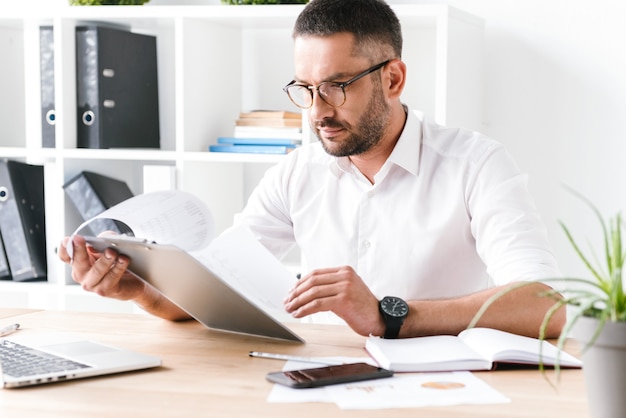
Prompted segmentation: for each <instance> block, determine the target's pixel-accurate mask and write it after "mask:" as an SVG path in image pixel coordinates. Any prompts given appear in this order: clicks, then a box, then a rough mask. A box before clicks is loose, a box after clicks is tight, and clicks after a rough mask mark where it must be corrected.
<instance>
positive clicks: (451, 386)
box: [267, 358, 511, 409]
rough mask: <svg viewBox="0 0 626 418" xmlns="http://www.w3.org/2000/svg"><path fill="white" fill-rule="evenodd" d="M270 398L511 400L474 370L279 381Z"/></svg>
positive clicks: (406, 402) (375, 402) (359, 402)
mask: <svg viewBox="0 0 626 418" xmlns="http://www.w3.org/2000/svg"><path fill="white" fill-rule="evenodd" d="M346 360H349V358H347V359H346ZM352 360H358V361H366V362H370V364H375V363H373V362H371V359H352ZM308 367H314V366H311V365H309V366H308ZM315 367H319V366H315ZM301 368H306V365H305V364H304V363H298V362H293V361H289V362H287V363H286V364H285V366H284V367H283V370H285V371H286V370H295V369H301ZM267 401H268V402H271V403H301V402H333V403H335V404H337V406H338V407H339V408H341V409H389V408H417V407H427V406H450V405H464V404H465V405H471V404H501V403H508V402H510V401H511V400H510V399H509V398H508V397H506V396H504V395H503V394H501V393H500V392H498V391H497V390H495V389H494V388H492V387H491V386H489V385H488V384H487V383H485V382H484V381H483V380H481V379H479V378H478V377H476V376H474V375H473V374H472V373H470V372H445V373H416V374H412V373H406V374H396V375H394V376H393V377H389V378H385V379H376V380H366V381H362V382H354V383H346V384H340V385H331V386H326V387H321V388H314V389H292V388H288V387H286V386H282V385H278V384H275V385H274V387H273V388H272V391H271V392H270V394H269V396H268V398H267Z"/></svg>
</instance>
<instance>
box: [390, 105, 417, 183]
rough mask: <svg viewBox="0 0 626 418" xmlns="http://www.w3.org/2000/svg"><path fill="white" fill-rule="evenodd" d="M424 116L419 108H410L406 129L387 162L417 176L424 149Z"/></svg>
mask: <svg viewBox="0 0 626 418" xmlns="http://www.w3.org/2000/svg"><path fill="white" fill-rule="evenodd" d="M423 118H424V115H423V114H422V112H419V111H417V110H409V111H408V112H407V116H406V123H405V124H404V129H403V130H402V133H401V134H400V138H399V139H398V142H397V143H396V146H395V147H394V149H393V151H391V155H389V158H388V159H387V163H386V164H389V163H393V164H395V165H397V166H400V167H402V168H404V169H405V170H406V171H408V172H409V173H411V174H413V175H414V176H417V174H418V172H419V163H420V152H421V149H422V147H421V145H422V135H423V130H422V123H423Z"/></svg>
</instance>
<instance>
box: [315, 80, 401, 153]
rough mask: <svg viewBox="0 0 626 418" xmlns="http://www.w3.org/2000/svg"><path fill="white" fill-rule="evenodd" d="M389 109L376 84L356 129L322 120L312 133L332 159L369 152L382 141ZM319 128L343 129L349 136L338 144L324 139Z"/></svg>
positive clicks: (340, 123) (387, 122)
mask: <svg viewBox="0 0 626 418" xmlns="http://www.w3.org/2000/svg"><path fill="white" fill-rule="evenodd" d="M390 114H391V108H390V107H389V106H388V105H387V104H386V103H385V101H384V100H383V95H382V89H381V86H380V83H376V85H375V88H374V92H373V94H372V96H371V98H370V101H369V103H368V105H367V108H366V109H365V112H363V115H362V116H361V117H360V118H359V121H358V123H357V125H356V129H353V127H352V126H351V125H350V124H348V123H347V122H342V121H339V120H336V119H331V118H328V119H324V120H323V121H321V122H318V123H317V124H316V125H315V126H313V127H312V130H313V133H314V134H315V136H317V138H318V139H319V140H320V142H321V143H322V148H324V151H326V152H327V153H328V154H330V155H332V156H334V157H349V156H351V155H359V154H363V153H365V152H367V151H369V150H371V149H372V148H373V147H374V146H376V145H377V144H379V143H380V142H381V141H382V140H383V136H384V133H385V130H386V129H387V126H388V125H389V118H390ZM320 127H331V128H343V129H345V130H346V131H347V132H350V135H348V137H346V138H345V139H343V140H341V141H340V142H335V141H332V140H330V141H329V140H327V139H324V138H323V137H322V136H321V135H320V133H319V128H320Z"/></svg>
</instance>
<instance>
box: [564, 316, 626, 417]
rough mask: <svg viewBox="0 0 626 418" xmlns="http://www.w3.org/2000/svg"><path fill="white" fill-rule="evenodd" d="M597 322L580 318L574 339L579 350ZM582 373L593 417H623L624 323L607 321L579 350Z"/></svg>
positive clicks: (625, 384) (625, 383) (625, 408)
mask: <svg viewBox="0 0 626 418" xmlns="http://www.w3.org/2000/svg"><path fill="white" fill-rule="evenodd" d="M598 325H599V321H598V320H597V319H595V318H588V317H581V318H579V320H578V321H577V322H576V325H575V326H574V330H573V332H574V338H575V339H576V340H578V342H579V344H580V348H581V350H584V348H585V346H586V345H587V344H588V343H590V342H591V341H592V340H593V336H594V335H595V332H596V330H597V328H598ZM582 360H583V373H584V375H585V385H586V387H587V395H588V401H589V412H590V413H591V416H592V417H594V418H624V417H626V322H607V323H605V325H604V328H603V329H602V332H601V333H600V334H599V335H598V337H597V339H596V340H595V341H594V342H593V345H591V346H590V347H589V348H587V349H586V350H585V351H583V352H582Z"/></svg>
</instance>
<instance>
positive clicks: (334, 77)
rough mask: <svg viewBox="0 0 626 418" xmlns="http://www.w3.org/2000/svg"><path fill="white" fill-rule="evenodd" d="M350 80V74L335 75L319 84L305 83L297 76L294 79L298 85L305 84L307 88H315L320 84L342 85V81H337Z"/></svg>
mask: <svg viewBox="0 0 626 418" xmlns="http://www.w3.org/2000/svg"><path fill="white" fill-rule="evenodd" d="M348 78H350V74H349V73H346V72H341V73H335V74H333V75H331V76H330V77H326V78H325V79H324V80H322V81H320V82H319V83H317V84H310V83H307V82H306V81H304V80H302V79H300V78H298V77H295V76H294V78H293V79H294V81H295V82H296V83H298V84H304V85H307V86H314V85H318V84H320V83H334V82H337V83H340V81H337V80H342V79H346V80H347V79H348Z"/></svg>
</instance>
